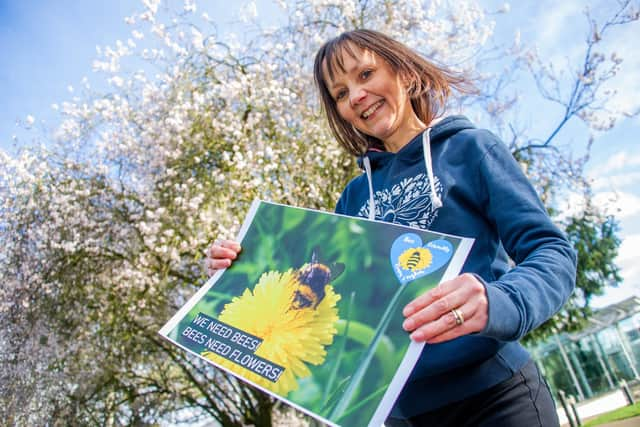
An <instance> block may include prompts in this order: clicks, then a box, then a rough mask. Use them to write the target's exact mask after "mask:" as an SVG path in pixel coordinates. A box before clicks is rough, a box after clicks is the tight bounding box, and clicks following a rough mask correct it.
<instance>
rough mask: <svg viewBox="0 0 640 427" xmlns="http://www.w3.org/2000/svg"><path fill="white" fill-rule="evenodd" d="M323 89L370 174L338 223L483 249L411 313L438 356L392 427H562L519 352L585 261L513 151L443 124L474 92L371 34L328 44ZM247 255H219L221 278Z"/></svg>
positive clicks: (405, 397)
mask: <svg viewBox="0 0 640 427" xmlns="http://www.w3.org/2000/svg"><path fill="white" fill-rule="evenodd" d="M314 75H315V80H316V84H317V86H318V89H319V91H320V96H321V100H322V104H323V107H324V109H325V111H326V114H327V117H328V121H329V125H330V127H331V130H332V132H333V134H334V135H335V137H336V139H337V140H338V142H339V143H340V144H341V145H342V146H343V147H344V148H345V149H346V150H347V151H349V152H350V153H352V154H354V155H357V156H360V160H361V165H362V166H363V167H364V173H363V174H362V175H360V176H358V177H356V178H354V179H353V180H352V181H351V182H350V183H349V184H348V185H347V187H346V188H345V190H344V192H343V193H342V195H341V197H340V199H339V201H338V204H337V206H336V212H337V213H340V214H346V215H352V216H363V217H368V218H369V219H376V220H382V221H388V222H394V223H399V224H403V225H409V226H413V227H419V228H424V229H429V230H432V231H436V232H441V233H447V234H454V235H459V236H465V237H472V238H474V239H475V243H474V246H473V248H472V250H471V253H470V255H469V257H468V259H467V261H466V263H465V265H464V267H463V270H462V274H461V275H460V276H458V277H456V278H454V279H452V280H450V281H446V282H443V283H442V284H440V285H439V286H438V287H437V288H435V289H432V290H430V291H428V292H426V293H425V294H423V295H421V296H419V297H418V298H416V299H415V300H414V301H412V302H410V303H409V304H408V305H407V306H406V307H404V309H403V314H404V316H405V318H406V319H405V321H404V324H403V327H404V329H405V330H406V331H407V332H409V333H410V337H411V339H413V340H414V341H418V342H422V341H424V342H426V343H427V344H428V345H426V346H425V349H424V351H423V354H422V355H421V357H420V360H419V361H418V363H417V364H416V366H415V368H414V370H413V372H412V374H411V376H410V378H409V380H408V381H407V383H406V384H405V386H404V388H403V390H402V393H401V395H400V397H399V398H398V400H397V401H396V404H395V406H394V408H393V411H392V413H391V416H390V417H389V419H388V420H387V422H386V423H385V424H386V425H387V426H414V425H415V426H444V425H446V426H456V427H457V426H465V425H467V426H557V425H558V418H557V416H556V411H555V405H554V404H553V400H552V398H551V395H550V392H549V389H548V387H547V386H546V383H545V382H544V381H543V380H542V378H541V376H540V374H539V372H538V370H537V368H536V366H535V364H534V363H533V362H532V361H531V359H530V356H529V355H528V353H527V352H526V350H525V349H524V348H523V347H522V346H521V345H520V344H519V343H518V340H519V339H520V338H522V337H523V336H524V335H525V334H526V333H527V332H529V331H531V330H532V329H534V328H535V327H537V326H538V325H540V324H541V323H543V322H544V321H545V320H547V319H548V318H549V317H551V316H552V315H553V314H554V313H556V312H557V311H558V310H559V309H560V307H561V306H562V304H563V303H564V302H565V301H566V299H567V298H568V296H569V295H570V293H571V291H572V289H573V287H574V283H575V268H576V259H575V253H574V251H573V249H572V248H571V246H570V244H569V243H568V242H567V241H566V239H565V237H564V235H563V234H562V232H561V231H560V230H558V229H557V227H555V226H554V224H553V223H552V221H551V220H550V218H549V217H548V215H547V213H546V209H545V208H544V206H543V205H542V203H541V202H540V200H539V198H538V196H537V194H536V192H535V190H534V189H533V187H532V186H531V185H530V183H529V182H528V180H527V178H526V177H525V176H524V174H523V173H522V171H521V169H520V167H519V165H518V163H517V162H516V161H515V160H514V159H513V157H512V156H511V154H510V153H509V151H508V150H507V148H506V147H505V146H504V144H503V143H502V142H501V141H499V140H498V139H497V138H496V137H495V136H494V135H492V134H491V133H489V132H488V131H485V130H480V129H476V128H475V127H474V126H473V125H472V124H471V123H470V122H469V121H468V120H467V119H466V118H465V117H463V116H450V117H444V118H443V117H442V110H443V108H444V106H445V104H446V101H447V98H448V97H449V95H450V93H451V91H452V89H457V90H465V87H467V86H466V83H465V81H464V80H463V79H462V78H460V77H459V76H457V75H455V74H454V73H451V72H448V71H446V70H444V69H442V68H439V67H437V66H435V65H433V64H431V63H430V62H428V61H427V60H425V59H424V58H422V57H421V56H420V55H418V54H417V53H415V52H413V51H412V50H411V49H409V48H408V47H406V46H404V45H403V44H401V43H399V42H397V41H395V40H393V39H391V38H389V37H387V36H385V35H383V34H380V33H378V32H374V31H369V30H356V31H351V32H347V33H343V34H342V35H340V36H338V37H336V38H335V39H332V40H330V41H328V42H327V43H325V45H323V46H322V47H321V48H320V50H319V52H318V53H317V55H316V59H315V64H314ZM239 251H240V247H239V246H238V244H237V243H235V242H229V241H225V242H222V243H218V244H214V245H213V246H212V247H211V248H210V250H209V259H208V267H209V269H210V273H212V272H213V271H215V270H216V269H219V268H225V267H228V266H229V265H230V264H231V260H232V259H235V257H236V256H237V255H238V252H239ZM510 260H512V261H510ZM513 263H515V266H514V265H513Z"/></svg>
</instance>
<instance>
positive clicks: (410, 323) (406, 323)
mask: <svg viewBox="0 0 640 427" xmlns="http://www.w3.org/2000/svg"><path fill="white" fill-rule="evenodd" d="M402 328H403V329H404V330H405V331H410V330H412V329H413V320H411V319H407V320H405V321H404V322H402Z"/></svg>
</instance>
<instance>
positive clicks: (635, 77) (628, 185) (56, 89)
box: [0, 0, 640, 307]
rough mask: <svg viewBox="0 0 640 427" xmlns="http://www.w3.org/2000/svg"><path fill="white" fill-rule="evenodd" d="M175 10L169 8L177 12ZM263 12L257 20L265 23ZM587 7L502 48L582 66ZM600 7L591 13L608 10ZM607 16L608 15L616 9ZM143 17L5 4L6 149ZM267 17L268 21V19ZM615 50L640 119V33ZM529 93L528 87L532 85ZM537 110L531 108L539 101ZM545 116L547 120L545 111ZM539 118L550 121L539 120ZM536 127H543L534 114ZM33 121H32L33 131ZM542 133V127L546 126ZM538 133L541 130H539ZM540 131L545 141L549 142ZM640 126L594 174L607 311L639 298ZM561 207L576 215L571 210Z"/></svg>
mask: <svg viewBox="0 0 640 427" xmlns="http://www.w3.org/2000/svg"><path fill="white" fill-rule="evenodd" d="M178 3H179V2H178V0H171V1H169V4H170V5H172V4H173V5H177V4H178ZM200 3H201V4H202V3H207V5H208V6H207V8H208V13H209V16H210V17H211V18H212V19H213V20H215V21H216V22H218V23H220V24H227V23H229V22H231V21H232V20H233V19H235V18H237V14H238V13H239V12H238V10H239V7H240V6H239V5H238V4H235V3H230V2H225V1H220V0H210V1H208V2H202V1H201V2H200ZM263 3H264V2H258V6H257V9H258V10H257V11H258V15H259V16H260V15H261V14H264V13H265V7H266V6H264V4H263ZM481 3H482V4H483V5H485V6H486V7H487V8H488V9H492V10H498V9H504V2H499V1H494V0H483V1H482V2H481ZM585 3H586V2H585V1H584V0H566V1H564V2H556V1H551V0H539V1H536V2H518V3H516V2H514V4H512V5H511V6H510V12H509V13H508V14H496V15H495V20H496V41H497V42H498V43H501V42H503V43H505V44H510V43H511V42H512V41H513V38H514V37H515V34H516V32H518V33H519V34H520V38H521V40H522V42H523V43H527V44H531V45H536V46H537V47H538V49H539V51H540V53H541V54H542V55H543V56H544V57H545V58H547V59H548V60H549V61H550V62H553V63H554V64H557V65H558V66H563V65H566V63H567V58H576V57H579V55H580V54H581V52H582V49H583V48H584V43H583V40H584V38H585V36H586V30H587V27H586V20H585V18H584V16H583V14H582V11H583V8H584V4H585ZM589 3H593V4H595V5H596V6H595V8H594V13H600V12H603V10H605V8H607V7H608V6H607V5H610V2H608V1H606V0H605V1H599V2H597V1H595V2H589ZM609 7H610V6H609ZM137 10H140V2H139V1H138V0H56V1H46V0H22V1H14V0H0V51H1V52H3V54H2V55H0V94H1V95H0V149H2V150H4V151H6V152H13V151H14V150H15V149H16V148H19V147H20V146H23V145H25V144H30V143H32V142H33V136H32V135H33V133H31V132H26V131H25V130H24V129H23V127H24V126H34V127H38V128H46V127H49V126H51V125H52V124H55V122H56V117H57V116H56V114H55V112H54V110H53V109H52V105H53V104H60V103H61V102H63V101H65V100H69V99H71V98H72V97H73V96H75V95H76V93H77V91H78V88H79V87H80V86H81V82H82V79H83V78H84V77H87V78H89V81H90V82H92V84H98V85H99V84H100V83H99V82H100V79H99V78H96V76H94V73H93V72H92V65H91V64H92V62H93V60H94V59H95V58H96V57H97V54H96V46H103V47H104V46H107V45H108V46H112V45H114V43H115V41H116V40H126V39H127V38H130V37H131V29H130V27H129V26H128V25H127V24H126V23H125V22H124V18H125V17H126V16H129V15H131V14H133V12H135V11H137ZM267 13H268V11H267ZM610 36H612V37H611V38H610V39H609V42H610V43H611V44H610V45H609V46H610V47H611V48H613V49H615V50H617V51H618V54H619V55H620V56H622V57H623V58H624V62H623V65H622V67H623V68H622V71H621V72H620V74H619V75H618V76H617V78H616V81H617V82H618V85H617V87H612V88H611V89H613V90H617V91H618V93H617V94H616V95H615V100H616V101H617V104H618V105H623V106H626V107H627V108H629V109H631V110H639V109H640V50H638V49H628V48H627V49H623V46H625V45H626V46H628V41H629V40H640V24H638V23H635V24H633V25H630V26H627V27H620V28H616V29H614V30H613V31H612V33H611V34H610ZM529 84H530V82H529ZM532 102H534V101H532ZM541 110H544V109H542V108H541ZM537 114H546V110H545V111H539V112H538V113H537ZM529 120H530V122H531V126H538V118H536V115H535V114H534V113H532V115H531V118H530V119H529ZM31 121H33V123H32V124H30V123H31ZM539 122H540V123H544V120H540V121H539ZM540 126H544V125H543V124H540ZM544 130H545V129H542V133H543V134H544ZM563 132H565V134H564V135H560V136H561V137H563V140H566V141H569V142H573V141H575V143H576V144H580V143H581V141H584V140H585V134H584V128H581V127H580V125H579V124H575V125H572V126H570V127H568V128H567V129H566V130H564V131H563ZM638 135H640V117H638V116H636V117H631V118H624V119H622V120H620V121H619V122H618V125H617V126H616V127H615V128H614V129H613V130H612V131H610V132H607V133H601V134H596V135H595V139H594V144H593V148H592V152H591V158H590V161H589V163H588V167H587V174H588V176H589V178H590V179H591V180H592V185H593V190H594V193H595V200H596V201H597V202H598V205H599V206H601V207H602V208H603V209H607V211H608V212H610V213H612V214H615V215H616V217H617V219H618V221H619V224H620V233H619V235H620V237H621V238H622V244H621V246H620V248H619V256H618V258H617V260H616V261H617V264H618V265H619V267H620V268H621V275H622V277H623V283H622V284H621V285H620V286H619V287H618V288H617V289H610V290H608V291H607V293H606V295H605V296H603V297H598V298H596V299H595V300H594V301H593V306H594V307H601V306H604V305H607V304H610V303H613V302H616V301H619V300H621V299H624V298H626V297H629V296H631V295H633V294H640V262H638V261H640V257H638V256H637V255H636V250H638V249H640V144H638V141H637V139H638ZM562 202H564V203H565V204H566V206H567V207H568V208H570V207H571V206H572V204H573V202H574V200H572V199H571V198H567V200H565V201H561V203H562Z"/></svg>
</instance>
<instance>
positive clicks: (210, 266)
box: [205, 240, 242, 276]
mask: <svg viewBox="0 0 640 427" xmlns="http://www.w3.org/2000/svg"><path fill="white" fill-rule="evenodd" d="M241 250H242V248H241V246H240V244H239V243H238V242H235V241H233V240H216V241H215V242H214V243H213V244H212V245H211V247H210V248H209V249H207V251H206V256H207V258H206V261H205V263H206V267H207V274H208V275H210V276H211V275H213V274H214V273H215V272H216V271H218V270H220V269H223V268H228V267H230V266H231V263H232V262H233V260H234V259H236V258H237V257H238V253H239V252H240V251H241Z"/></svg>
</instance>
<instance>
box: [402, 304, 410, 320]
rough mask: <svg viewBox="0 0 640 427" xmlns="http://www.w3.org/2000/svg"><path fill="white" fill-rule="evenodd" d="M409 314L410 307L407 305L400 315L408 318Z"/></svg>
mask: <svg viewBox="0 0 640 427" xmlns="http://www.w3.org/2000/svg"><path fill="white" fill-rule="evenodd" d="M410 314H411V306H410V305H407V306H405V307H404V308H403V309H402V315H403V316H405V317H406V316H409V315H410Z"/></svg>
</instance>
